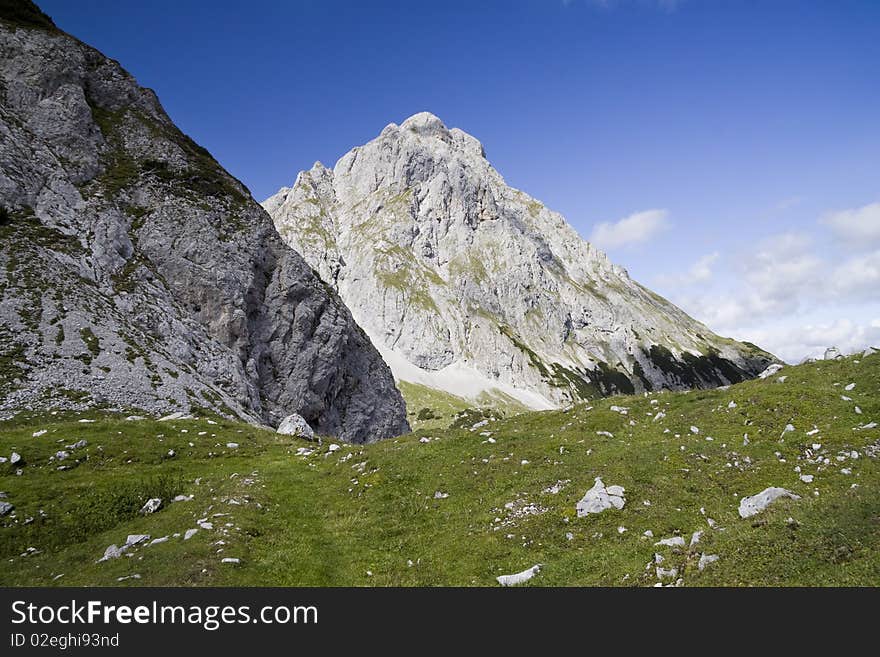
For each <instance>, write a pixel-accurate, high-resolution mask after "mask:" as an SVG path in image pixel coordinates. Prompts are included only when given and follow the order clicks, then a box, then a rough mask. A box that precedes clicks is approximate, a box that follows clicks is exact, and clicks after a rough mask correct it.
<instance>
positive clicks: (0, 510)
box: [0, 502, 15, 516]
mask: <svg viewBox="0 0 880 657" xmlns="http://www.w3.org/2000/svg"><path fill="white" fill-rule="evenodd" d="M14 508H15V505H14V504H10V503H9V502H0V516H5V515H7V514H8V513H10V512H12V510H13V509H14Z"/></svg>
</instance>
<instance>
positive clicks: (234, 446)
mask: <svg viewBox="0 0 880 657" xmlns="http://www.w3.org/2000/svg"><path fill="white" fill-rule="evenodd" d="M226 446H227V447H228V448H229V449H238V443H226Z"/></svg>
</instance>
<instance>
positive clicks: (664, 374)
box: [263, 112, 773, 408]
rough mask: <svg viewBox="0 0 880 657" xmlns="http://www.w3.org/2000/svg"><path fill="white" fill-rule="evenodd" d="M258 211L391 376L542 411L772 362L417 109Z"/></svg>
mask: <svg viewBox="0 0 880 657" xmlns="http://www.w3.org/2000/svg"><path fill="white" fill-rule="evenodd" d="M263 207H265V208H266V210H268V212H269V214H270V215H271V216H272V218H273V219H274V220H275V225H276V227H277V228H278V231H279V233H280V234H281V236H282V238H283V239H284V240H285V241H286V242H287V244H289V245H290V246H292V247H294V248H295V249H297V250H298V251H299V252H300V253H302V254H303V256H304V257H305V259H306V261H307V262H308V263H309V264H310V265H312V267H314V268H315V270H316V271H317V272H318V273H319V274H320V276H321V277H322V278H323V279H324V280H325V281H326V282H327V283H328V284H329V285H331V286H332V287H333V288H334V289H336V290H338V292H339V294H340V296H341V297H342V299H343V300H345V302H346V303H347V304H348V306H349V307H350V308H351V311H352V314H353V315H354V317H355V319H356V320H357V322H358V323H359V324H360V325H361V326H362V327H364V329H365V330H366V331H367V333H368V334H369V335H370V337H371V338H372V340H373V342H374V343H375V344H376V346H377V347H378V348H379V350H380V352H381V353H382V355H383V356H384V358H385V360H386V361H387V362H388V363H389V365H390V366H391V369H392V370H393V371H394V373H395V376H396V378H397V379H399V380H401V381H410V382H415V383H420V384H423V385H427V386H429V387H432V388H436V389H439V390H445V391H448V392H451V393H454V394H457V395H460V396H462V395H463V396H467V397H470V398H478V399H480V398H482V399H485V398H486V396H495V397H503V398H506V399H510V398H514V399H516V400H518V401H519V402H521V403H523V404H525V405H527V406H530V407H532V408H548V407H552V406H557V405H560V404H566V403H568V402H570V401H573V400H578V399H585V398H592V397H595V396H600V395H607V394H611V393H616V392H623V393H632V392H640V391H644V390H657V389H664V388H669V389H682V388H690V387H699V388H708V387H713V386H719V385H725V384H729V383H733V382H737V381H740V380H743V379H746V378H749V377H752V376H754V375H756V374H757V373H759V372H760V371H762V370H763V369H765V368H766V367H767V365H768V364H769V363H770V362H772V361H773V357H772V356H771V355H770V354H767V353H766V352H763V351H761V350H760V349H758V348H757V347H755V346H754V345H750V344H744V343H738V342H735V341H733V340H729V339H725V338H721V337H719V336H717V335H714V334H713V333H712V332H711V331H710V330H709V329H708V328H706V327H705V326H704V325H702V324H700V323H699V322H697V321H695V320H694V319H692V318H691V317H689V316H688V315H686V314H685V313H684V312H682V311H681V310H680V309H678V308H677V307H675V306H674V305H672V304H671V303H669V302H668V301H666V300H665V299H663V298H661V297H659V296H658V295H656V294H654V293H653V292H651V291H650V290H648V289H646V288H645V287H643V286H641V285H639V284H638V283H637V282H636V281H634V280H632V279H631V278H630V277H629V275H628V274H627V272H626V271H625V270H624V269H622V268H621V267H618V266H615V265H614V264H612V263H611V262H610V261H609V260H608V258H607V257H606V255H605V254H604V253H602V252H600V251H599V250H597V249H596V248H595V247H594V246H593V245H591V244H589V243H588V242H585V241H584V240H583V239H581V238H580V237H579V236H578V234H577V232H576V231H575V230H574V229H573V228H572V227H571V226H570V225H569V224H568V223H567V222H566V221H565V219H564V218H563V217H562V216H561V215H559V214H558V213H556V212H553V211H551V210H549V209H548V208H546V207H545V206H544V205H543V204H542V203H541V202H540V201H537V200H536V199H534V198H532V197H530V196H528V195H527V194H525V193H523V192H521V191H519V190H516V189H513V188H511V187H509V186H508V185H506V184H505V182H504V179H503V178H502V177H501V175H500V174H499V173H498V172H497V171H496V170H495V169H494V168H493V167H492V165H491V164H490V163H489V161H488V160H487V159H486V154H485V152H484V151H483V147H482V146H481V144H480V142H479V141H478V140H477V139H475V138H474V137H472V136H471V135H469V134H467V133H465V132H463V131H461V130H459V129H456V128H453V129H448V128H447V127H446V126H445V125H444V124H443V122H442V121H441V120H440V119H439V118H437V117H436V116H434V115H432V114H430V113H427V112H423V113H420V114H416V115H415V116H412V117H410V118H408V119H407V120H406V121H404V122H403V123H402V124H401V125H399V126H398V125H395V124H393V123H392V124H390V125H388V126H387V127H386V128H385V129H384V130H382V133H381V134H380V135H379V136H378V137H377V138H376V139H374V140H372V141H370V142H369V143H367V144H366V145H364V146H360V147H358V148H355V149H353V150H352V151H350V152H349V153H347V154H346V155H344V156H343V157H342V158H341V159H340V160H339V161H338V162H337V163H336V165H335V166H334V167H333V169H328V168H326V167H324V166H323V165H321V163H316V164H315V166H314V167H313V168H312V169H311V170H309V171H304V172H302V173H300V174H299V175H298V176H297V178H296V182H295V183H294V184H293V186H292V187H289V188H283V189H281V190H280V191H279V192H278V193H277V194H275V195H274V196H272V197H271V198H269V199H267V200H266V201H265V202H264V203H263Z"/></svg>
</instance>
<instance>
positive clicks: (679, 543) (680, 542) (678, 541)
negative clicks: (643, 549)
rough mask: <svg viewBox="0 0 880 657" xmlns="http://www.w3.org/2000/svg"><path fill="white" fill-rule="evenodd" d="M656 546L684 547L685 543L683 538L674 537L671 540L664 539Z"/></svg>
mask: <svg viewBox="0 0 880 657" xmlns="http://www.w3.org/2000/svg"><path fill="white" fill-rule="evenodd" d="M654 545H666V546H668V547H684V546H685V542H684V538H683V537H681V536H673V537H671V538H662V539H660V540H659V541H657V542H656V543H654Z"/></svg>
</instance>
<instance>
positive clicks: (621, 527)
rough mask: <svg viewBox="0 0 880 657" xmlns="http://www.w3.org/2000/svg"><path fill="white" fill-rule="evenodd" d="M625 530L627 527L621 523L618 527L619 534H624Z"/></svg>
mask: <svg viewBox="0 0 880 657" xmlns="http://www.w3.org/2000/svg"><path fill="white" fill-rule="evenodd" d="M625 532H626V527H624V526H623V525H621V526H620V527H618V528H617V533H618V534H623V533H625Z"/></svg>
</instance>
